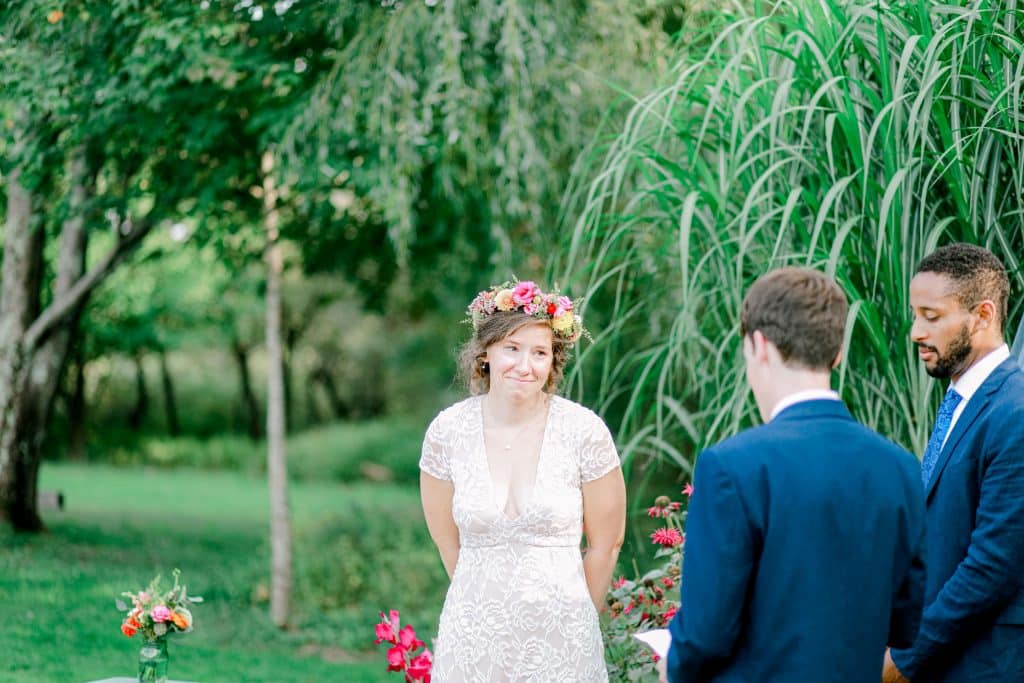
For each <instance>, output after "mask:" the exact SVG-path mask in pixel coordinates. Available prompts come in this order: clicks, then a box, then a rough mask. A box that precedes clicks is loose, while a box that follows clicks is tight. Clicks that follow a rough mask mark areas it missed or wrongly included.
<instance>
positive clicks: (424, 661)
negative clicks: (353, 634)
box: [373, 609, 434, 683]
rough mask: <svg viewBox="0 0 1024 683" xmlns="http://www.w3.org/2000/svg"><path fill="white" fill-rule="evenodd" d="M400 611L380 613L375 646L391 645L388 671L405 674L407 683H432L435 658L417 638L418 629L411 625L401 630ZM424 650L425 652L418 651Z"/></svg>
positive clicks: (376, 627) (388, 655) (388, 656)
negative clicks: (417, 652) (417, 682)
mask: <svg viewBox="0 0 1024 683" xmlns="http://www.w3.org/2000/svg"><path fill="white" fill-rule="evenodd" d="M399 626H400V624H399V619H398V610H395V609H393V610H391V611H390V612H389V613H388V615H387V616H385V615H384V613H383V612H381V613H380V623H379V624H377V625H376V626H375V627H374V630H375V632H376V635H377V638H376V640H374V641H373V644H374V645H380V644H381V643H389V644H390V645H391V647H390V648H388V653H387V660H388V671H399V672H402V673H404V674H405V681H406V683H413V682H414V681H423V683H430V670H431V668H432V667H433V665H434V657H433V655H431V654H430V650H427V649H426V647H425V643H424V642H423V641H422V640H419V639H418V638H417V637H416V629H414V628H413V627H412V626H410V625H409V624H406V625H405V626H404V627H401V628H399ZM420 648H424V649H423V652H421V653H419V654H416V651H417V650H419V649H420Z"/></svg>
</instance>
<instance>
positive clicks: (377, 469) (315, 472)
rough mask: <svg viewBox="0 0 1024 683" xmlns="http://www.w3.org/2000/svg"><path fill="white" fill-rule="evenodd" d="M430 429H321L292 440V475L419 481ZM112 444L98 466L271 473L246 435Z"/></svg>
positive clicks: (383, 425) (370, 425) (389, 423)
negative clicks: (425, 434)
mask: <svg viewBox="0 0 1024 683" xmlns="http://www.w3.org/2000/svg"><path fill="white" fill-rule="evenodd" d="M424 429H425V425H423V424H420V423H416V422H410V421H408V420H405V419H399V418H382V419H378V420H368V421H365V422H354V423H338V424H332V425H325V426H323V427H316V428H313V429H309V430H306V431H304V432H300V433H298V434H294V435H291V436H289V437H288V444H287V448H288V476H289V478H290V479H292V480H293V481H306V482H317V481H319V482H339V483H340V482H360V481H389V482H396V483H403V484H415V483H416V482H418V481H419V465H418V463H419V455H420V444H421V442H422V440H423V431H424ZM124 438H125V442H124V443H122V444H117V443H115V442H110V443H108V444H107V446H106V449H105V450H103V451H100V452H97V451H96V450H91V451H90V454H89V457H90V459H91V460H94V461H96V462H107V463H112V464H117V465H147V466H151V467H158V468H177V467H191V468H199V469H208V470H232V471H236V472H242V473H245V474H249V475H261V474H263V473H265V472H266V466H267V463H266V451H265V446H264V445H263V444H262V443H255V442H253V441H252V440H251V439H249V438H248V437H245V436H241V435H220V436H213V437H211V438H208V439H197V438H192V437H179V438H171V437H159V436H156V437H143V438H141V439H130V440H129V438H128V437H127V435H124Z"/></svg>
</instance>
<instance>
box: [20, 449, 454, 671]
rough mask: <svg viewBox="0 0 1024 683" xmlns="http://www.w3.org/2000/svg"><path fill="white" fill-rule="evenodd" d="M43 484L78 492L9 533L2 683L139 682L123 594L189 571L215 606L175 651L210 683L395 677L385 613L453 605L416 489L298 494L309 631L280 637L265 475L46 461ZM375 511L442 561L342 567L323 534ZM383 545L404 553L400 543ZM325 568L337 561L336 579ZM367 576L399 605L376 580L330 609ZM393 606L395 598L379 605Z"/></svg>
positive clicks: (301, 586) (302, 612) (298, 629)
mask: <svg viewBox="0 0 1024 683" xmlns="http://www.w3.org/2000/svg"><path fill="white" fill-rule="evenodd" d="M41 485H42V487H43V488H50V489H59V490H61V491H62V492H63V493H64V494H65V496H66V497H67V508H66V509H65V510H64V511H63V512H56V511H50V512H48V513H47V514H46V523H47V525H48V527H49V532H48V533H46V534H43V535H39V536H16V535H13V534H12V533H11V532H9V531H7V530H0V547H2V548H3V550H2V551H0V615H2V623H3V624H4V627H3V628H2V629H0V651H2V652H3V653H4V657H3V658H2V661H0V679H2V680H4V681H17V682H24V683H46V682H47V681H54V682H55V683H56V682H57V681H67V680H75V681H85V680H93V679H101V678H106V677H110V676H118V675H122V676H130V675H133V673H134V666H135V662H136V661H137V659H136V658H137V654H138V648H139V645H140V642H139V640H138V638H137V637H136V639H133V640H129V639H127V638H125V637H124V636H123V635H121V633H120V631H119V626H120V614H119V613H118V611H117V610H116V609H115V606H114V599H115V597H117V596H118V595H119V594H120V592H121V591H124V590H136V589H138V588H141V587H143V586H144V585H145V584H146V583H147V582H148V581H149V579H150V578H152V576H153V575H154V574H156V573H157V572H164V573H167V572H170V570H171V569H173V568H175V567H178V568H180V569H181V570H182V572H183V578H184V579H185V580H186V582H187V584H188V586H189V592H190V593H193V594H198V595H202V596H203V597H204V598H206V601H205V602H204V603H203V604H202V605H199V606H197V608H196V609H195V610H194V612H195V616H196V623H197V629H196V631H195V632H194V633H192V634H188V635H187V636H185V637H181V638H178V639H174V640H172V642H171V644H170V651H171V675H172V677H173V678H179V679H185V680H195V681H202V682H203V683H207V682H212V681H230V682H235V681H267V682H268V683H269V682H275V683H276V682H278V681H282V682H285V681H296V682H304V681H321V680H337V681H343V680H344V681H386V680H389V679H388V678H387V677H385V675H384V671H383V668H384V667H383V665H382V662H383V659H382V657H381V656H377V655H374V654H373V653H371V652H369V651H368V649H369V648H372V626H373V619H372V615H374V614H375V611H376V610H379V609H386V608H388V607H396V608H403V607H404V606H405V605H406V604H413V603H415V604H417V605H422V604H428V605H431V606H432V608H433V610H434V611H435V612H436V611H437V610H439V609H440V603H441V600H442V599H443V592H442V591H443V586H439V585H438V584H437V583H430V582H429V581H428V582H427V583H424V579H423V578H422V577H423V576H424V575H426V576H433V575H435V574H443V571H442V570H441V569H440V566H439V561H438V560H437V558H436V553H435V552H434V551H433V548H432V547H427V546H426V544H427V543H429V541H426V540H425V535H426V534H425V531H423V532H422V533H419V532H418V531H417V530H418V529H420V527H422V524H423V522H422V519H421V518H420V513H419V503H418V499H417V496H416V493H415V491H413V490H409V489H403V488H397V487H389V486H379V485H362V486H350V487H343V486H337V485H330V484H323V485H318V484H308V483H306V484H295V485H293V486H292V487H291V501H292V509H293V512H294V519H295V533H296V544H295V547H296V570H297V571H296V573H297V576H296V599H295V603H296V605H295V610H294V614H295V619H294V621H295V627H294V628H293V629H292V630H289V631H285V632H281V631H278V630H276V629H275V628H274V627H273V626H272V624H271V622H270V619H269V616H268V608H267V605H266V597H267V591H266V586H267V585H268V584H269V580H268V572H269V548H268V543H267V538H266V535H267V532H268V529H269V524H268V510H267V507H268V505H267V493H266V482H265V481H264V480H263V479H256V478H248V477H246V476H244V475H240V474H237V473H228V472H200V471H194V470H187V471H180V470H179V471H165V470H145V469H124V470H120V469H115V468H110V467H105V466H98V465H92V466H77V465H65V464H60V465H46V466H44V469H43V472H42V482H41ZM382 510H384V511H387V514H386V515H382V514H381V511H382ZM368 517H373V518H381V517H383V523H387V524H393V525H394V526H395V527H398V528H405V529H406V530H407V531H406V532H405V533H406V536H405V538H406V539H409V540H408V542H407V544H406V546H405V550H406V552H407V554H408V555H409V556H410V557H412V558H414V559H415V558H416V557H422V558H426V559H424V562H426V561H429V562H430V563H431V564H430V565H427V566H426V569H424V568H423V564H416V563H415V562H411V563H409V564H406V565H403V564H402V563H400V562H397V561H393V560H389V561H388V562H387V563H386V564H383V565H373V566H371V567H370V568H369V569H367V568H362V569H363V570H365V571H366V572H370V571H371V570H372V573H366V574H365V575H364V574H361V573H354V571H348V570H347V569H346V568H345V567H342V566H340V565H341V562H340V561H338V560H339V558H337V556H336V555H334V554H332V548H333V544H334V543H335V542H336V539H334V538H331V537H328V536H325V533H326V532H329V531H330V530H332V529H337V528H339V527H345V526H346V525H347V526H349V527H356V528H362V529H373V528H379V527H380V524H376V525H375V524H374V523H373V520H369V521H368V520H367V518H368ZM410 534H412V535H411V536H410ZM368 540H369V541H370V542H373V540H374V539H372V538H371V539H368ZM379 545H380V546H381V547H382V548H384V550H383V552H385V553H390V556H391V557H393V556H394V551H393V550H388V548H391V547H393V546H392V545H389V544H388V542H387V539H384V540H383V541H382V542H381V543H380V544H379ZM428 553H429V554H428ZM341 559H344V558H341ZM321 560H331V561H332V562H334V563H335V565H338V566H332V567H329V568H327V570H325V569H324V568H323V567H321V566H320V564H319V563H320V562H321ZM311 563H312V564H313V565H314V566H313V568H310V565H311ZM433 565H437V566H436V568H435V567H434V566H433ZM356 569H360V568H356ZM407 571H413V572H416V573H417V574H418V575H419V578H418V581H419V583H416V580H414V581H412V583H411V585H413V586H415V588H414V589H412V590H415V591H416V595H412V594H411V593H410V594H409V595H405V594H404V593H403V591H402V589H401V586H403V585H407V584H410V582H409V581H407V580H406V578H405V572H407ZM431 571H433V572H434V574H431ZM393 574H395V576H392V575H393ZM356 580H359V581H364V582H369V583H374V582H381V583H384V584H386V586H387V590H388V591H389V593H388V595H387V596H386V598H385V597H381V595H380V593H378V592H375V591H374V589H373V588H372V587H371V588H369V589H366V588H365V587H364V589H363V590H362V591H361V592H360V593H355V594H345V595H340V596H338V598H337V599H336V600H335V602H334V603H333V604H330V605H327V606H326V607H324V606H323V605H322V604H321V603H323V601H324V597H323V596H324V595H326V594H330V593H331V592H332V591H333V590H334V589H335V588H336V584H345V583H346V582H352V581H356ZM395 586H398V587H399V588H397V589H396V588H395ZM385 599H386V600H387V604H377V603H383V602H384V601H385ZM371 602H372V603H374V604H369V603H371ZM428 621H429V619H427V618H426V617H423V618H422V619H421V621H420V622H419V623H420V624H423V626H422V629H423V631H424V634H423V635H429V631H430V629H431V628H432V624H430V623H426V622H428Z"/></svg>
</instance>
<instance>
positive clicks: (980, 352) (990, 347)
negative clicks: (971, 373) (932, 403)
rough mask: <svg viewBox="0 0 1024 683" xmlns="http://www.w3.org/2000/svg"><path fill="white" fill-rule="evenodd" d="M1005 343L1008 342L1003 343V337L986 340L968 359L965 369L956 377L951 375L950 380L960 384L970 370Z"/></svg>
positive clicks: (975, 348)
mask: <svg viewBox="0 0 1024 683" xmlns="http://www.w3.org/2000/svg"><path fill="white" fill-rule="evenodd" d="M1005 343H1006V342H1004V341H1003V339H1002V337H1000V338H999V339H986V340H985V341H984V342H982V343H981V344H979V345H978V346H975V347H974V349H973V351H972V352H971V355H970V356H969V357H968V360H967V362H966V363H964V366H963V369H961V370H960V371H959V372H957V373H956V374H954V375H950V377H949V378H950V380H952V381H953V382H959V381H960V378H961V377H963V376H964V374H965V373H966V372H967V371H968V370H970V369H971V368H973V367H974V366H975V365H976V364H977V362H978V361H979V360H981V359H982V358H984V357H985V356H987V355H988V354H990V353H992V352H993V351H995V350H996V349H998V348H999V347H1000V346H1002V345H1003V344H1005Z"/></svg>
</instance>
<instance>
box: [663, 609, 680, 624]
mask: <svg viewBox="0 0 1024 683" xmlns="http://www.w3.org/2000/svg"><path fill="white" fill-rule="evenodd" d="M678 610H679V608H678V607H669V608H668V609H667V610H665V614H664V615H663V616H664V617H665V621H672V617H674V616H675V615H676V612H677V611H678Z"/></svg>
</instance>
